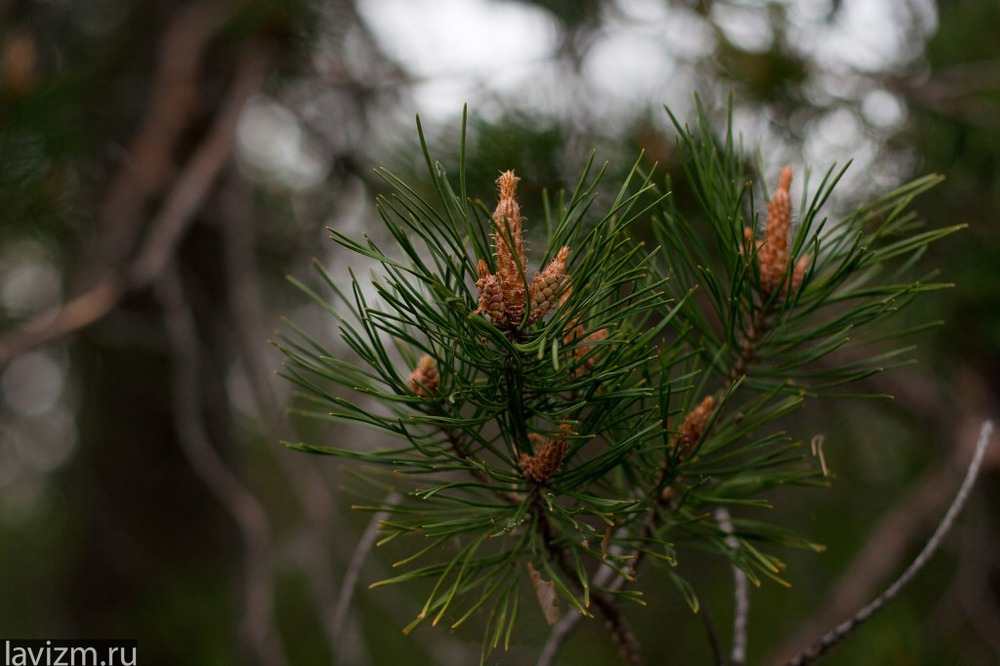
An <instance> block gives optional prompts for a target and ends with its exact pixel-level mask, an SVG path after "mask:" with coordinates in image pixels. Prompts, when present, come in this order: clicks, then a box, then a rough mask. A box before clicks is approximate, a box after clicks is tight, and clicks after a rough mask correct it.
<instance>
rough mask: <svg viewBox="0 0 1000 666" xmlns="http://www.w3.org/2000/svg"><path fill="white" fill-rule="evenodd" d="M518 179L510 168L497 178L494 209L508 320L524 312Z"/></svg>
mask: <svg viewBox="0 0 1000 666" xmlns="http://www.w3.org/2000/svg"><path fill="white" fill-rule="evenodd" d="M519 180H521V179H520V178H518V177H517V176H515V175H514V172H513V171H505V172H503V173H502V174H500V178H498V179H497V185H499V186H500V201H499V202H498V203H497V207H496V210H495V211H494V212H493V223H494V224H495V225H496V227H495V229H494V245H495V247H496V253H497V275H498V277H499V278H500V287H501V289H502V290H503V295H504V298H505V299H506V301H507V309H508V310H509V311H510V319H511V321H515V322H519V321H520V319H521V316H523V315H524V304H525V300H526V299H525V291H524V277H523V272H524V270H525V263H524V238H523V230H522V228H521V226H522V225H521V223H522V222H523V220H524V218H522V217H521V207H520V205H519V204H518V203H517V198H516V196H515V192H516V190H517V183H518V181H519Z"/></svg>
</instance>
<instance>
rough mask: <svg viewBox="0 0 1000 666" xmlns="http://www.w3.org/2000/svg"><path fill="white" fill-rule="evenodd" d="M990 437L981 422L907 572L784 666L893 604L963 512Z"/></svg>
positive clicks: (798, 664)
mask: <svg viewBox="0 0 1000 666" xmlns="http://www.w3.org/2000/svg"><path fill="white" fill-rule="evenodd" d="M992 434H993V423H992V421H984V422H983V425H982V428H981V429H980V431H979V440H978V441H977V443H976V451H975V454H974V455H973V457H972V461H971V462H970V463H969V468H968V470H967V471H966V474H965V479H963V481H962V485H961V487H959V489H958V493H957V494H956V495H955V499H954V500H953V501H952V503H951V506H950V507H948V511H947V512H946V513H945V515H944V518H942V519H941V522H940V523H939V524H938V526H937V529H936V530H934V534H933V535H931V538H930V540H928V542H927V544H926V545H925V546H924V548H923V550H921V551H920V554H919V555H917V557H916V559H915V560H913V563H912V564H910V566H909V567H907V569H906V571H904V572H903V574H902V575H901V576H900V577H899V578H898V579H896V581H895V582H894V583H893V584H892V585H890V586H889V587H888V588H887V589H886V590H885V591H884V592H883V593H882V594H880V595H879V596H878V597H876V598H875V600H874V601H872V602H871V603H869V604H868V605H867V606H865V607H864V608H862V609H861V610H859V611H858V612H857V613H855V614H854V615H853V616H852V617H851V618H849V619H848V620H846V621H844V622H842V623H841V624H839V625H837V626H836V627H834V628H833V629H832V630H830V631H829V632H828V633H827V634H825V635H824V636H823V637H822V638H820V639H819V640H818V641H817V642H816V643H814V644H813V645H812V646H810V647H809V648H807V649H806V650H804V651H802V652H801V653H799V654H798V655H796V656H795V657H794V658H793V659H792V660H790V661H789V662H788V665H787V666H802V665H804V664H810V663H813V662H814V661H816V660H817V659H819V658H820V657H821V656H822V655H823V654H825V653H826V652H827V651H828V650H829V649H830V648H832V647H833V646H834V645H836V644H837V643H839V642H840V641H841V640H842V639H843V638H844V637H845V636H847V635H848V634H849V633H851V632H852V631H853V630H854V629H856V628H857V627H858V626H860V625H861V624H862V623H864V622H865V621H867V620H868V619H869V618H871V617H872V615H874V614H875V613H877V612H878V611H880V610H881V609H882V608H884V607H885V605H886V604H887V603H888V602H890V601H892V599H894V598H895V597H896V595H897V594H899V592H900V590H902V589H903V588H904V587H905V586H906V585H907V584H908V583H909V582H910V581H911V580H913V578H914V576H916V575H917V573H919V572H920V570H921V569H922V568H923V567H924V565H926V564H927V562H928V560H930V558H931V556H933V555H934V553H935V551H936V550H937V549H938V546H940V545H941V541H942V540H943V539H944V536H945V535H946V534H947V533H948V530H950V529H951V526H952V525H953V524H954V522H955V518H956V517H957V516H958V514H959V512H960V511H961V510H962V507H963V506H965V502H966V500H967V499H968V498H969V493H970V491H971V490H972V486H973V484H974V483H975V481H976V476H977V475H978V473H979V467H980V464H981V463H982V460H983V455H984V454H985V453H986V447H987V446H988V445H989V443H990V437H991V436H992Z"/></svg>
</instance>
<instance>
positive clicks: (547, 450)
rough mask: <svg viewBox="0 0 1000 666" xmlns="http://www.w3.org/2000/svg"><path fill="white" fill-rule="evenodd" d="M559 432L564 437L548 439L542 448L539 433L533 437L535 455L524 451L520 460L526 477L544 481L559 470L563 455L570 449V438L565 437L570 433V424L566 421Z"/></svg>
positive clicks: (540, 481)
mask: <svg viewBox="0 0 1000 666" xmlns="http://www.w3.org/2000/svg"><path fill="white" fill-rule="evenodd" d="M559 432H560V433H561V434H562V435H563V438H554V437H553V438H549V439H546V440H545V441H544V443H543V444H542V445H541V447H540V448H539V441H540V440H541V439H542V438H541V437H539V436H537V435H535V436H532V437H531V440H532V442H534V447H535V455H533V456H532V455H528V454H527V453H522V454H521V458H520V460H519V461H518V464H519V466H520V467H521V472H522V473H523V474H524V477H525V478H526V479H529V480H531V481H535V482H536V483H544V482H545V481H547V480H548V479H550V478H552V477H553V476H555V473H556V472H557V471H559V466H560V465H561V464H562V460H563V457H565V455H566V451H567V450H568V449H569V440H568V439H564V437H566V436H568V435H569V434H570V429H569V425H568V424H565V423H563V424H562V425H560V426H559Z"/></svg>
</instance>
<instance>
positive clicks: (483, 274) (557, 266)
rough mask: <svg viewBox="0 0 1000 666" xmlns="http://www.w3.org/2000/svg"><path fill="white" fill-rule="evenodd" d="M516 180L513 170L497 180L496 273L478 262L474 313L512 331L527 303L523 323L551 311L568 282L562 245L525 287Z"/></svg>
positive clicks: (565, 258) (500, 327) (495, 217)
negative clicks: (498, 196)
mask: <svg viewBox="0 0 1000 666" xmlns="http://www.w3.org/2000/svg"><path fill="white" fill-rule="evenodd" d="M519 180H520V179H519V178H518V177H517V176H515V175H514V172H513V171H505V172H503V173H502V174H500V178H498V179H497V185H498V186H499V187H500V201H499V202H498V203H497V207H496V210H495V211H494V213H493V223H494V229H493V244H494V248H495V250H496V258H497V272H496V275H493V274H491V273H490V271H489V268H488V267H487V265H486V262H484V261H482V260H480V261H479V266H478V269H479V279H478V280H476V287H477V288H478V289H479V307H477V308H476V313H478V314H485V315H487V316H488V317H489V318H490V321H491V322H492V323H493V325H494V326H496V327H497V328H499V329H500V330H502V331H512V330H515V329H517V328H518V327H520V326H521V323H522V321H523V320H524V312H525V309H527V308H528V307H529V306H530V308H531V314H530V317H529V319H528V321H527V322H525V323H526V324H533V323H534V322H536V321H538V319H539V318H541V317H542V316H543V315H544V314H545V313H547V312H549V311H551V310H552V309H553V308H554V307H555V306H556V303H557V302H558V299H559V296H560V294H561V293H562V291H563V290H564V289H565V287H566V284H567V283H568V282H569V276H568V275H567V274H566V264H567V261H568V259H569V248H568V247H562V248H560V249H559V252H557V253H556V257H555V259H553V260H552V262H551V263H550V264H549V265H548V266H546V267H545V269H544V270H542V271H540V272H538V273H536V274H535V277H534V279H533V280H532V283H531V285H530V286H527V287H526V286H525V278H524V270H525V258H524V240H523V235H522V222H523V221H524V218H523V217H522V216H521V207H520V205H518V203H517V198H516V197H515V191H516V189H517V182H518V181H519Z"/></svg>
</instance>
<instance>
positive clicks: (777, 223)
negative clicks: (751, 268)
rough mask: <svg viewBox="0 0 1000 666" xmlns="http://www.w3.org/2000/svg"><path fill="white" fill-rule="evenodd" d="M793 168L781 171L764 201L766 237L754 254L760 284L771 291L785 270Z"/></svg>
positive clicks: (767, 290) (762, 287) (776, 285)
mask: <svg viewBox="0 0 1000 666" xmlns="http://www.w3.org/2000/svg"><path fill="white" fill-rule="evenodd" d="M791 184H792V167H790V166H786V167H785V168H784V169H782V170H781V177H780V178H779V180H778V189H777V190H775V192H774V195H773V196H772V197H771V200H770V201H769V202H768V204H767V227H766V229H765V232H764V233H765V236H764V238H765V240H764V244H763V245H762V246H761V248H760V251H759V252H758V253H757V262H758V265H759V266H760V286H761V289H763V290H764V292H765V293H768V294H771V293H774V291H775V290H776V289H777V288H778V287H779V285H781V282H782V280H783V279H784V277H785V271H786V270H787V269H788V237H789V234H790V230H791V226H792V197H791V194H790V193H789V187H790V186H791Z"/></svg>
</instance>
